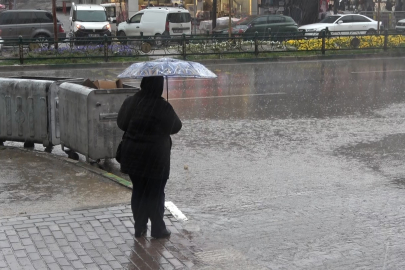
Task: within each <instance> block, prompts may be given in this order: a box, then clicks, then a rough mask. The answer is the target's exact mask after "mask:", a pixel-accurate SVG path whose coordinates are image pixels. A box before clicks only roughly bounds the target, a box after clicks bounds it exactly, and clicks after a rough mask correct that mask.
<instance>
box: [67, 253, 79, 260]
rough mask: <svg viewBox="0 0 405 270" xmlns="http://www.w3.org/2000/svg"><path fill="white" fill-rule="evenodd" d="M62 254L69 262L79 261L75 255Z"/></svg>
mask: <svg viewBox="0 0 405 270" xmlns="http://www.w3.org/2000/svg"><path fill="white" fill-rule="evenodd" d="M64 254H65V257H66V259H68V260H69V261H76V260H79V257H78V256H77V255H76V254H75V253H64Z"/></svg>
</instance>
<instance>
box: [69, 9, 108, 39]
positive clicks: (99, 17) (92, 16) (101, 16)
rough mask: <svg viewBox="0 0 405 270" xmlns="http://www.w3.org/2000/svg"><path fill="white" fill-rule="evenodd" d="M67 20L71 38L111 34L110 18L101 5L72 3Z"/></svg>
mask: <svg viewBox="0 0 405 270" xmlns="http://www.w3.org/2000/svg"><path fill="white" fill-rule="evenodd" d="M69 20H70V36H71V37H72V38H88V37H103V36H104V35H107V36H111V25H110V20H111V19H110V18H109V17H108V16H107V12H106V9H105V8H104V7H103V6H101V5H93V4H89V5H87V4H79V5H77V4H75V3H72V8H71V9H70V17H69Z"/></svg>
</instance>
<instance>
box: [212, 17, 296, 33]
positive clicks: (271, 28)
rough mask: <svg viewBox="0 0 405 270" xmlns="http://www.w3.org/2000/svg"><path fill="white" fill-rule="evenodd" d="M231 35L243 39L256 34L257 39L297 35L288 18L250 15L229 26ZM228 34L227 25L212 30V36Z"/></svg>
mask: <svg viewBox="0 0 405 270" xmlns="http://www.w3.org/2000/svg"><path fill="white" fill-rule="evenodd" d="M231 31H232V34H240V35H241V36H244V37H253V36H254V35H255V33H256V32H257V34H258V37H259V38H263V37H266V36H269V35H270V34H271V35H272V36H276V37H285V38H288V37H289V36H293V35H296V34H297V33H298V25H297V23H296V22H295V21H294V20H293V19H292V18H291V17H288V16H283V15H251V16H248V17H245V18H243V19H241V20H239V21H237V22H233V23H232V25H231ZM228 33H229V26H228V25H220V26H217V27H215V28H214V29H213V30H212V34H213V35H214V36H219V35H224V34H225V35H226V34H228Z"/></svg>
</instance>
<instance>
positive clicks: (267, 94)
mask: <svg viewBox="0 0 405 270" xmlns="http://www.w3.org/2000/svg"><path fill="white" fill-rule="evenodd" d="M169 95H170V94H169ZM275 95H286V93H266V94H246V95H226V96H206V97H189V98H169V100H183V99H203V98H228V97H249V96H275Z"/></svg>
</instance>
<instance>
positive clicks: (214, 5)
mask: <svg viewBox="0 0 405 270" xmlns="http://www.w3.org/2000/svg"><path fill="white" fill-rule="evenodd" d="M216 26H217V0H213V1H212V29H214V28H215V27H216Z"/></svg>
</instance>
